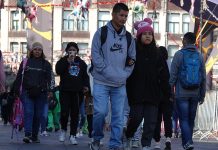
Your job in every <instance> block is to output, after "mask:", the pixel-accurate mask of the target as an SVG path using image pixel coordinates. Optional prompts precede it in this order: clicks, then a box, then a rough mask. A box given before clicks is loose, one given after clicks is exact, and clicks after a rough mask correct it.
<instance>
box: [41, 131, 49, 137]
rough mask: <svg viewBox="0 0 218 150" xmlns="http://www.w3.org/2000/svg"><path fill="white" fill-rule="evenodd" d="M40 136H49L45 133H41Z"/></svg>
mask: <svg viewBox="0 0 218 150" xmlns="http://www.w3.org/2000/svg"><path fill="white" fill-rule="evenodd" d="M40 136H49V134H48V133H47V131H43V132H42V133H41V134H40Z"/></svg>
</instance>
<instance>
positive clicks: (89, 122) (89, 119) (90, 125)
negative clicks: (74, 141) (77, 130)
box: [87, 115, 93, 138]
mask: <svg viewBox="0 0 218 150" xmlns="http://www.w3.org/2000/svg"><path fill="white" fill-rule="evenodd" d="M87 122H88V131H89V138H92V130H93V128H92V122H93V115H87Z"/></svg>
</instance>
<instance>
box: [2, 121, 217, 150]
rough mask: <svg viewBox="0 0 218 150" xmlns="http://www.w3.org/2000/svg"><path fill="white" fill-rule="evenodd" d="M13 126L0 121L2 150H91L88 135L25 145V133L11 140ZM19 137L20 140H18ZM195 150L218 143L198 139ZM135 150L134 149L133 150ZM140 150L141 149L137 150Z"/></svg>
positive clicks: (177, 148) (177, 149)
mask: <svg viewBox="0 0 218 150" xmlns="http://www.w3.org/2000/svg"><path fill="white" fill-rule="evenodd" d="M11 129H12V128H11V126H10V125H7V126H4V125H3V123H2V122H1V121H0V150H89V147H88V143H89V142H90V139H89V138H88V137H87V135H83V137H81V138H78V142H79V144H78V145H76V146H74V145H70V144H69V140H68V139H67V140H66V141H65V143H60V142H59V141H58V133H54V132H53V133H51V134H50V136H48V137H41V136H40V140H41V143H39V144H35V143H34V144H33V143H32V144H24V143H23V142H22V138H23V135H24V133H23V132H19V133H18V136H16V134H15V135H14V138H13V139H11ZM108 136H109V133H106V138H105V139H104V140H103V143H104V144H103V146H102V150H107V144H106V141H107V140H108ZM17 137H18V138H17ZM194 145H195V150H217V149H218V141H216V140H215V139H213V138H209V139H203V140H201V141H199V139H198V138H195V144H194ZM162 149H164V140H162ZM133 150H134V148H133ZM135 150H139V149H135ZM172 150H182V147H181V139H180V138H179V139H177V138H175V139H173V140H172Z"/></svg>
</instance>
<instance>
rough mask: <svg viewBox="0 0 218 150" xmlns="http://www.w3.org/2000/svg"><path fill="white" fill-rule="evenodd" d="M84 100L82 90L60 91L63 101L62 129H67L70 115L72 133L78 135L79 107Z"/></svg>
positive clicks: (61, 100) (61, 101)
mask: <svg viewBox="0 0 218 150" xmlns="http://www.w3.org/2000/svg"><path fill="white" fill-rule="evenodd" d="M82 100H83V94H82V93H80V92H65V91H60V103H61V118H60V122H61V129H62V130H65V131H67V123H68V117H69V115H70V135H74V136H76V133H77V126H78V122H79V108H80V104H81V102H82Z"/></svg>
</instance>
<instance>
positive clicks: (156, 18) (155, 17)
mask: <svg viewBox="0 0 218 150" xmlns="http://www.w3.org/2000/svg"><path fill="white" fill-rule="evenodd" d="M148 17H149V18H152V21H153V22H152V25H153V29H154V33H159V13H156V14H154V13H148Z"/></svg>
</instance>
